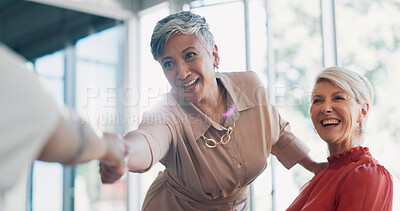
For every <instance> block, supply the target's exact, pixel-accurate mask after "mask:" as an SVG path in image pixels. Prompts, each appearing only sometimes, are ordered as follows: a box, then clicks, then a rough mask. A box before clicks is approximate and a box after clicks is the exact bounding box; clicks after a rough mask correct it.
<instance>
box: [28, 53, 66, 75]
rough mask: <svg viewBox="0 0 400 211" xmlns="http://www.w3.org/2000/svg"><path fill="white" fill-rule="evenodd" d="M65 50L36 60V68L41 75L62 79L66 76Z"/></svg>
mask: <svg viewBox="0 0 400 211" xmlns="http://www.w3.org/2000/svg"><path fill="white" fill-rule="evenodd" d="M64 58H65V57H64V52H63V51H58V52H56V53H53V54H49V55H47V56H44V57H42V58H39V59H38V60H37V61H36V62H35V69H36V71H37V73H38V74H39V75H41V76H46V77H52V78H58V79H62V78H63V77H64V67H65V65H64Z"/></svg>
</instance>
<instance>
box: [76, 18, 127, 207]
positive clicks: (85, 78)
mask: <svg viewBox="0 0 400 211" xmlns="http://www.w3.org/2000/svg"><path fill="white" fill-rule="evenodd" d="M122 33H123V26H122V25H121V26H116V27H112V28H110V29H107V30H104V31H101V32H98V33H96V34H93V35H91V36H88V37H86V38H83V39H81V40H79V41H78V42H77V43H76V47H75V49H76V73H75V85H76V92H75V93H76V96H75V108H76V110H77V111H78V112H79V114H80V115H81V116H82V117H83V119H85V120H86V121H88V122H89V123H90V124H91V125H93V126H95V127H97V128H99V129H100V130H101V131H103V132H114V133H116V132H117V127H118V125H119V123H120V121H122V120H121V118H123V116H122V114H120V113H118V112H117V111H118V103H119V102H118V100H119V99H118V93H117V90H118V85H117V75H118V72H119V71H122V69H121V65H120V59H119V58H121V57H122V56H121V55H120V52H122V50H121V49H120V48H121V47H120V45H119V43H120V40H119V39H120V38H121V35H122ZM75 172H76V174H75V189H74V193H75V195H74V197H75V198H74V203H75V205H74V207H75V210H76V211H80V210H82V211H86V210H94V211H102V210H104V211H105V210H115V211H124V210H126V209H127V208H126V180H125V179H124V178H123V179H121V181H120V182H118V183H115V184H112V185H103V184H101V180H100V175H99V173H98V172H99V167H98V161H92V162H89V163H86V164H80V165H77V166H76V169H75Z"/></svg>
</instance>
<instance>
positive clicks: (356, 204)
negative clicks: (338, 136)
mask: <svg viewBox="0 0 400 211" xmlns="http://www.w3.org/2000/svg"><path fill="white" fill-rule="evenodd" d="M328 162H329V166H328V168H327V169H325V170H324V171H322V172H320V173H319V174H317V175H315V177H314V178H313V179H312V180H310V182H309V184H308V185H307V186H306V187H304V188H303V190H302V191H301V192H300V195H299V196H298V197H297V198H296V199H295V201H294V202H293V203H292V205H290V207H289V208H288V209H287V211H297V210H303V211H305V210H312V211H315V210H318V211H321V210H337V211H339V210H351V211H357V210H360V211H361V210H362V211H365V210H374V211H380V210H385V211H386V210H392V204H393V203H392V201H393V182H392V176H391V175H390V174H389V172H388V171H387V170H386V169H385V168H384V167H383V166H381V165H379V163H378V161H376V160H375V159H374V158H373V157H372V156H371V154H370V153H369V151H368V148H366V147H355V148H352V149H350V150H348V151H346V152H345V153H342V154H340V155H336V156H331V157H328Z"/></svg>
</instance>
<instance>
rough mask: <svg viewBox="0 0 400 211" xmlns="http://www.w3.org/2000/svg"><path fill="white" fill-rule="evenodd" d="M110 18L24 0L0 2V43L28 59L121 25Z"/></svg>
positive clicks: (2, 0)
mask: <svg viewBox="0 0 400 211" xmlns="http://www.w3.org/2000/svg"><path fill="white" fill-rule="evenodd" d="M120 23H121V21H117V20H115V19H111V18H105V17H100V16H96V15H91V14H87V13H82V12H78V11H73V10H68V9H63V8H59V7H53V6H49V5H45V4H40V3H35V2H30V1H23V0H0V42H2V43H4V44H6V45H8V46H9V47H10V48H12V49H14V50H15V51H16V52H18V53H20V54H21V55H23V56H24V57H25V58H26V59H28V60H34V59H35V58H38V57H40V56H43V55H46V54H49V53H52V52H55V51H58V50H60V49H63V48H65V47H66V46H67V45H72V44H74V43H75V42H76V41H77V40H79V39H80V38H83V37H85V36H88V35H89V34H92V33H95V32H98V31H101V30H104V29H107V28H109V27H112V26H115V25H117V24H120Z"/></svg>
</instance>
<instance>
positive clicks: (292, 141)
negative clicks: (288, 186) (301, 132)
mask: <svg viewBox="0 0 400 211" xmlns="http://www.w3.org/2000/svg"><path fill="white" fill-rule="evenodd" d="M271 112H273V113H274V114H273V115H271V116H275V117H276V121H277V122H276V124H279V138H278V141H277V142H276V143H275V144H274V145H273V146H272V154H274V155H275V156H276V157H277V158H278V160H279V161H280V162H281V163H282V164H283V165H284V166H285V167H286V168H287V169H290V168H291V167H293V166H294V165H295V164H296V163H298V162H300V161H301V160H303V159H304V158H305V157H306V156H307V154H308V152H309V151H310V150H309V148H308V147H307V145H306V144H305V143H304V142H302V141H301V140H300V139H298V138H297V137H296V136H295V135H294V134H293V133H292V132H291V131H290V125H289V122H286V121H285V120H283V119H282V118H281V116H280V115H279V113H278V111H277V110H276V109H275V108H274V107H272V106H271Z"/></svg>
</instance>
